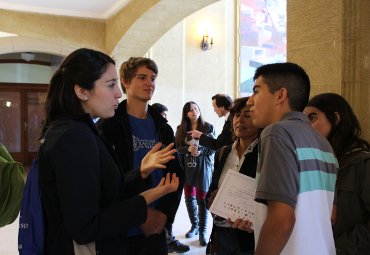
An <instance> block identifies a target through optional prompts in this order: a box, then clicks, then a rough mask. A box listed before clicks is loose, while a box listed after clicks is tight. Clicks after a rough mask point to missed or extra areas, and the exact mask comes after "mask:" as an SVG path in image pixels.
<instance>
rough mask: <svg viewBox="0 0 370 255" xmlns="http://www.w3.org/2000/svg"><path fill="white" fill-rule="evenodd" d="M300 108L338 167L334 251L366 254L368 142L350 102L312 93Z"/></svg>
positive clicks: (369, 232)
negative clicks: (363, 136) (304, 106)
mask: <svg viewBox="0 0 370 255" xmlns="http://www.w3.org/2000/svg"><path fill="white" fill-rule="evenodd" d="M304 112H305V113H306V114H307V115H308V118H309V120H310V122H311V124H312V126H313V128H314V129H316V130H317V131H318V132H319V133H320V134H322V135H323V136H325V137H326V138H327V139H328V140H329V142H330V144H331V146H332V147H333V149H334V152H335V153H336V156H337V158H338V161H339V171H338V174H337V183H336V210H334V212H333V232H334V240H335V246H336V250H337V254H338V255H341V254H356V255H365V254H370V145H369V143H368V142H367V141H366V140H364V139H362V138H361V128H360V124H359V121H358V119H357V117H356V115H355V114H354V113H353V110H352V108H351V106H350V105H349V104H348V102H347V101H346V100H345V99H344V98H343V97H341V96H340V95H337V94H334V93H324V94H319V95H317V96H315V97H313V98H312V99H311V100H310V101H309V102H308V104H307V107H306V108H305V110H304Z"/></svg>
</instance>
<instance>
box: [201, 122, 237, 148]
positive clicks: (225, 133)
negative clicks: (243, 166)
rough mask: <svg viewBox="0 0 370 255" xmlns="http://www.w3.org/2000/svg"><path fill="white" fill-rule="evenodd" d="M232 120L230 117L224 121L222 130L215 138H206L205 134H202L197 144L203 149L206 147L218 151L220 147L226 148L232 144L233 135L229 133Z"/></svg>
mask: <svg viewBox="0 0 370 255" xmlns="http://www.w3.org/2000/svg"><path fill="white" fill-rule="evenodd" d="M231 126H232V119H231V115H229V117H228V118H227V120H226V121H225V124H224V126H223V128H222V132H221V134H219V135H218V136H217V138H216V139H215V138H213V137H211V136H208V135H207V134H202V135H201V136H200V138H199V144H200V145H202V146H205V147H208V148H210V149H212V150H218V149H220V148H221V147H222V146H226V145H229V144H232V143H233V134H232V131H231Z"/></svg>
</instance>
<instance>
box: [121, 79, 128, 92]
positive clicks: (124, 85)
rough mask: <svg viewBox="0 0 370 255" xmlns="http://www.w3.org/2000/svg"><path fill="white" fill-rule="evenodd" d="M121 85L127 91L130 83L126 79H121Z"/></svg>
mask: <svg viewBox="0 0 370 255" xmlns="http://www.w3.org/2000/svg"><path fill="white" fill-rule="evenodd" d="M121 85H122V87H124V88H125V90H127V88H128V87H129V83H128V82H127V81H125V80H124V79H121Z"/></svg>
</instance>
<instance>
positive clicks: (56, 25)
mask: <svg viewBox="0 0 370 255" xmlns="http://www.w3.org/2000/svg"><path fill="white" fill-rule="evenodd" d="M0 31H5V32H9V33H15V34H18V35H20V36H23V37H25V38H31V39H38V40H41V41H43V42H46V43H49V44H56V45H58V46H59V47H63V46H64V45H66V46H67V47H74V48H79V47H90V48H94V49H98V50H101V51H105V21H104V20H95V19H85V18H74V17H66V16H56V15H45V14H36V13H23V12H14V11H6V10H2V9H0ZM40 50H43V49H42V48H40Z"/></svg>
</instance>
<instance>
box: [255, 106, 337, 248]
mask: <svg viewBox="0 0 370 255" xmlns="http://www.w3.org/2000/svg"><path fill="white" fill-rule="evenodd" d="M260 144H261V148H260V154H259V163H258V167H257V177H256V178H257V190H256V197H255V199H256V202H257V203H256V218H257V219H256V222H255V227H254V228H255V235H256V240H258V237H259V232H260V228H261V227H262V224H263V223H264V220H265V218H266V215H267V206H266V204H267V201H269V200H272V201H278V202H281V203H285V204H287V205H289V206H291V207H293V208H294V209H295V218H296V222H295V225H294V229H293V232H292V234H291V236H290V238H289V240H288V242H287V244H286V245H285V247H284V249H283V251H282V253H281V254H286V255H293V254H294V255H295V254H299V255H312V254H320V255H329V254H330V255H331V254H333V255H334V254H335V247H334V239H333V234H332V228H331V221H330V219H331V212H332V207H333V200H334V188H335V181H336V172H337V168H338V163H337V160H336V157H335V156H334V152H333V150H332V148H331V146H330V144H329V142H328V141H327V140H326V139H325V138H324V137H323V136H321V135H320V134H319V133H317V132H316V131H315V130H314V129H313V128H312V127H311V124H310V123H309V121H308V119H307V117H306V116H305V115H304V114H303V113H301V112H289V113H287V114H286V115H285V116H284V117H283V118H282V120H281V121H279V122H276V123H273V124H271V125H269V126H267V127H266V128H265V129H264V130H263V132H262V134H261V143H260Z"/></svg>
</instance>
